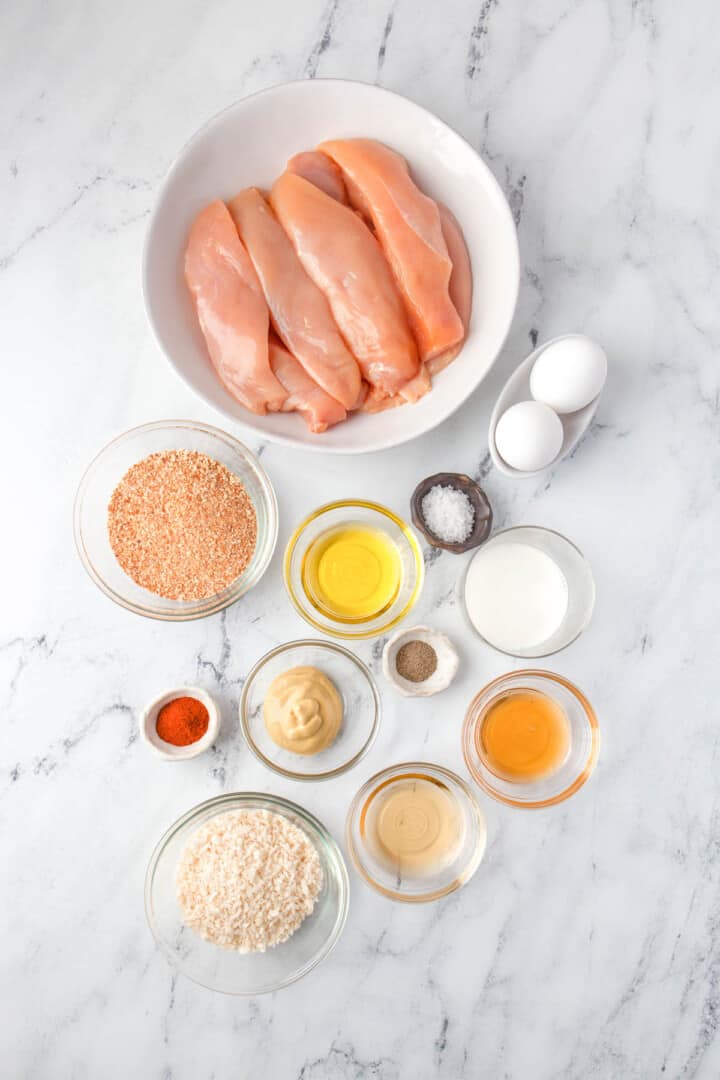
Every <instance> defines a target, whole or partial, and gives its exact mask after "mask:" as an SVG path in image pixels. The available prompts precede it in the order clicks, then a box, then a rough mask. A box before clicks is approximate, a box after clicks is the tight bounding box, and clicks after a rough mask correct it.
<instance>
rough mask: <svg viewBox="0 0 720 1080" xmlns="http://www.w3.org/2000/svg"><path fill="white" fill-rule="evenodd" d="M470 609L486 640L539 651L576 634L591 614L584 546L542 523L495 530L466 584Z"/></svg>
mask: <svg viewBox="0 0 720 1080" xmlns="http://www.w3.org/2000/svg"><path fill="white" fill-rule="evenodd" d="M462 594H463V600H464V603H465V612H466V614H467V617H468V619H469V621H470V624H471V626H472V628H473V629H474V630H475V632H476V633H477V634H478V635H479V636H480V637H481V638H482V640H483V641H484V642H486V644H488V645H491V646H492V647H493V649H497V650H498V652H502V653H505V654H506V655H507V656H519V657H522V658H523V659H528V660H529V659H539V658H540V657H543V656H551V655H552V654H553V653H556V652H559V651H560V650H561V649H564V648H566V647H567V646H568V645H570V644H571V643H572V642H573V641H575V640H576V638H578V637H579V636H580V634H581V633H582V632H583V630H584V629H585V627H586V626H587V625H588V623H589V621H590V617H591V615H592V612H593V607H594V605H595V582H594V580H593V576H592V571H591V570H590V566H589V565H588V562H587V560H586V559H585V556H584V555H583V554H582V552H581V551H580V550H579V548H577V547H576V546H575V544H573V543H572V542H571V541H570V540H568V539H567V538H566V537H564V536H562V535H561V534H560V533H558V532H554V531H553V530H552V529H544V528H541V527H540V526H537V525H520V526H516V527H515V528H512V529H503V530H502V531H501V532H498V533H495V535H494V536H492V537H491V538H490V539H489V540H488V541H487V542H486V543H485V544H483V546H482V547H481V548H480V549H479V550H478V551H477V553H476V554H475V555H474V557H473V558H472V560H471V561H470V564H469V566H468V568H467V572H466V574H465V580H464V582H463V584H462Z"/></svg>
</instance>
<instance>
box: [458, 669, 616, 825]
mask: <svg viewBox="0 0 720 1080" xmlns="http://www.w3.org/2000/svg"><path fill="white" fill-rule="evenodd" d="M529 677H532V678H539V679H544V680H547V681H549V682H554V683H559V684H560V685H561V686H563V687H564V688H565V689H566V690H567V691H569V693H571V694H572V695H573V696H574V697H575V698H576V699H577V700H578V702H579V703H580V706H581V708H582V710H583V712H584V714H585V718H586V720H587V722H588V726H589V728H590V752H589V754H588V756H587V759H586V761H585V763H584V765H583V767H582V769H581V771H580V773H579V774H578V775H577V776H576V777H575V779H574V780H573V781H572V782H571V783H570V784H568V786H567V787H566V788H564V789H563V790H562V791H561V792H558V794H557V795H551V796H549V797H548V798H546V799H513V798H511V797H510V796H509V795H503V794H502V793H501V792H499V791H497V789H496V788H494V787H493V786H492V785H491V784H490V783H488V781H487V780H485V778H484V777H483V776H482V775H481V774H480V773H478V771H477V769H476V768H475V765H474V763H473V761H472V754H471V750H474V747H475V725H476V723H477V715H476V710H477V706H478V703H479V701H480V699H481V698H483V697H485V696H486V695H488V694H491V693H492V692H493V691H497V692H498V693H499V692H500V691H501V689H502V686H503V684H504V683H507V682H509V681H511V680H515V679H526V678H529ZM462 752H463V757H464V759H465V765H466V767H467V770H468V772H469V773H470V775H471V777H472V778H473V780H474V781H475V783H476V784H477V785H478V786H479V787H481V788H482V790H483V791H484V792H486V794H488V795H490V796H491V797H492V798H493V799H496V800H497V801H498V802H501V803H504V804H505V805H506V806H516V807H519V808H520V809H523V810H541V809H543V808H544V807H547V806H556V805H557V804H558V803H561V802H565V800H566V799H569V798H570V796H571V795H574V794H575V792H576V791H579V789H580V788H581V787H582V786H583V784H585V783H587V781H588V780H589V779H590V777H591V776H592V774H593V772H594V771H595V766H596V765H597V762H598V756H599V754H600V726H599V724H598V720H597V716H596V714H595V710H594V709H593V707H592V705H591V704H590V702H589V700H588V699H587V697H586V696H585V694H584V693H583V692H582V690H580V688H579V687H577V686H576V685H575V683H573V682H570V680H569V679H566V678H565V677H564V676H563V675H557V674H556V673H555V672H554V671H543V670H541V669H536V668H521V669H520V670H519V671H507V672H505V674H504V675H498V676H497V678H495V679H492V680H491V681H490V682H489V683H487V684H486V685H485V686H483V687H482V689H481V690H478V692H477V694H475V696H474V698H473V699H472V701H471V702H470V704H469V705H468V708H467V712H466V713H465V719H464V721H463V727H462Z"/></svg>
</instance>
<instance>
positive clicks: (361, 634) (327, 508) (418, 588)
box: [283, 499, 425, 641]
mask: <svg viewBox="0 0 720 1080" xmlns="http://www.w3.org/2000/svg"><path fill="white" fill-rule="evenodd" d="M345 507H347V508H350V507H361V508H362V509H363V510H374V511H375V512H376V513H378V514H380V515H382V516H383V517H386V518H389V519H390V521H392V522H393V524H395V525H397V526H398V528H399V529H401V530H402V532H403V533H404V534H405V536H406V537H407V539H408V542H409V543H410V547H411V549H412V553H413V557H414V563H415V583H414V585H413V589H412V593H411V594H410V597H409V599H408V601H407V603H406V604H405V606H404V608H403V609H402V611H400V612H398V614H397V615H395V616H393V618H392V619H391V620H390V621H389V622H386V623H384V624H383V625H382V626H378V627H376V628H375V629H372V630H360V631H357V632H352V631H343V630H341V629H340V628H339V627H340V626H341V625H344V624H340V623H338V624H337V625H336V626H335V625H333V626H325V625H324V624H323V623H321V622H319V621H318V620H317V619H314V618H313V616H312V615H311V614H310V612H309V611H308V610H307V608H306V607H305V606H304V605H303V604H302V602H301V601H300V599H299V597H298V595H297V593H296V590H295V587H294V585H293V583H292V580H291V577H290V563H291V561H292V557H293V554H294V553H295V548H296V547H297V545H298V541H299V540H300V537H301V536H302V534H303V532H304V531H305V529H306V528H307V527H308V525H310V524H311V522H313V521H316V520H317V519H318V518H319V517H321V516H322V515H323V514H327V513H330V512H331V511H332V510H340V509H343V508H345ZM283 579H284V581H285V589H286V591H287V594H288V596H289V597H290V601H291V603H292V605H293V607H294V608H295V610H296V611H297V613H298V615H300V617H301V618H303V619H304V620H305V622H307V623H309V624H310V625H311V626H312V627H314V629H315V630H319V631H320V633H321V634H327V635H328V636H330V637H337V638H342V639H343V640H345V641H360V640H362V639H363V638H372V637H379V636H380V634H386V633H387V632H388V630H392V628H393V627H395V626H397V625H398V624H399V623H401V622H402V620H403V619H404V618H406V616H407V615H409V614H410V612H411V611H412V609H413V607H414V606H415V604H416V603H417V600H418V597H419V596H420V593H421V592H422V587H423V582H424V580H425V560H424V558H423V553H422V548H421V547H420V541H419V540H418V538H417V535H416V534H415V530H414V529H413V527H412V526H411V525H409V524H408V523H407V522H406V521H404V520H403V518H401V517H400V516H399V515H398V514H396V513H394V512H393V511H392V510H390V509H388V507H387V506H383V505H382V503H377V502H373V501H372V500H371V499H336V500H334V501H333V502H328V503H323V505H322V506H318V507H317V509H315V510H313V512H312V513H311V514H308V515H307V517H304V518H303V519H302V521H301V522H300V524H299V525H298V526H297V528H295V529H294V530H293V533H292V535H291V537H290V539H289V540H288V542H287V546H286V548H285V557H284V559H283Z"/></svg>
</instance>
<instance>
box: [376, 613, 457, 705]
mask: <svg viewBox="0 0 720 1080" xmlns="http://www.w3.org/2000/svg"><path fill="white" fill-rule="evenodd" d="M411 641H422V642H424V643H425V644H426V645H429V646H430V647H431V649H434V651H435V655H436V656H437V667H436V668H435V670H434V672H433V673H432V675H430V676H429V678H427V679H425V680H424V681H423V682H412V681H411V680H410V679H406V678H404V677H403V676H402V675H401V674H400V672H399V671H398V670H397V654H398V653H399V651H400V649H402V647H403V645H407V644H409V643H410V642H411ZM459 664H460V658H459V657H458V654H457V650H456V648H455V646H454V645H453V643H452V641H450V638H448V637H446V636H445V634H441V633H440V631H439V630H433V629H432V627H430V626H411V627H409V628H408V629H406V630H398V631H397V633H395V634H393V636H392V637H391V638H390V639H389V640H388V641H387V643H386V645H385V648H384V649H383V655H382V667H383V675H384V676H385V678H386V679H387V680H388V682H389V683H392V685H393V686H394V687H395V689H396V690H397V691H398V692H399V693H401V694H403V695H404V696H405V697H430V696H431V695H432V694H439V693H440V691H441V690H446V689H447V688H448V686H449V685H450V683H451V682H452V681H453V679H454V678H455V676H456V674H457V670H458V666H459Z"/></svg>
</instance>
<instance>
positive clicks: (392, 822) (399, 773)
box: [345, 761, 487, 904]
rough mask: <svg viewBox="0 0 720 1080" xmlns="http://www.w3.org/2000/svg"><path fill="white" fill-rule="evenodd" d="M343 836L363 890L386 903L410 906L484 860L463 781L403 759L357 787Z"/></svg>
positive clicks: (443, 890)
mask: <svg viewBox="0 0 720 1080" xmlns="http://www.w3.org/2000/svg"><path fill="white" fill-rule="evenodd" d="M345 837H346V840H347V845H348V850H349V852H350V857H351V859H352V862H353V865H354V866H355V869H356V870H357V871H358V873H359V874H360V876H361V877H362V878H364V880H365V881H366V882H367V883H368V885H371V886H372V887H373V888H374V889H377V891H378V892H380V893H382V894H383V895H384V896H387V897H389V898H390V899H391V900H401V901H404V902H405V903H415V904H418V903H426V902H428V901H430V900H439V899H440V898H441V897H443V896H447V895H448V893H451V892H455V890H456V889H459V888H460V887H461V886H462V885H465V883H466V882H467V881H469V880H470V878H471V877H472V876H473V874H474V873H475V871H476V870H477V868H478V866H479V865H480V863H481V861H482V858H483V855H484V854H485V847H486V844H487V828H486V825H485V817H484V815H483V813H482V810H481V809H480V806H479V805H478V802H477V800H476V799H475V796H474V795H473V793H472V791H471V790H470V788H469V787H468V785H467V784H466V783H465V781H464V780H461V779H460V777H459V776H456V774H455V773H453V772H451V771H450V770H449V769H445V768H443V767H442V766H440V765H429V764H428V763H427V762H423V761H410V762H405V763H404V764H401V765H393V766H391V767H390V768H388V769H383V770H382V772H379V773H376V774H375V776H372V777H371V778H370V779H369V780H368V781H367V783H365V784H363V786H362V787H361V788H360V790H359V791H358V793H357V795H356V796H355V798H354V799H353V801H352V803H351V805H350V809H349V811H348V816H347V821H346V825H345Z"/></svg>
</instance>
